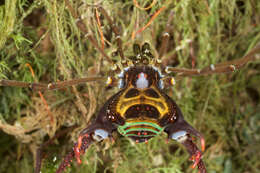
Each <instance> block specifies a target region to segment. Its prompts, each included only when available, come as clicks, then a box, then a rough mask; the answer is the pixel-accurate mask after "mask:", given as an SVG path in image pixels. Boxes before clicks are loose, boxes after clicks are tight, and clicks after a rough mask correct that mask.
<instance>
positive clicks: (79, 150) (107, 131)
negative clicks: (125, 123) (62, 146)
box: [56, 122, 112, 173]
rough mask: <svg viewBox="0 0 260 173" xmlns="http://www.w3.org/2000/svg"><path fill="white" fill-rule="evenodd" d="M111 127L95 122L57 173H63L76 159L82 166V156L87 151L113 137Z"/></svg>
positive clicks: (67, 156)
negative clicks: (91, 146)
mask: <svg viewBox="0 0 260 173" xmlns="http://www.w3.org/2000/svg"><path fill="white" fill-rule="evenodd" d="M111 133H112V130H111V127H109V125H108V126H106V125H104V124H103V125H102V124H101V123H97V122H94V123H92V124H91V125H90V126H89V127H87V128H86V129H84V130H82V131H81V133H80V135H79V137H78V141H77V142H76V143H75V144H74V147H73V148H72V150H71V151H70V153H69V154H67V155H66V156H65V158H64V159H63V161H62V163H61V164H60V166H59V168H58V169H57V171H56V173H62V172H63V171H64V170H65V169H66V167H68V166H70V164H71V162H72V161H73V159H74V158H75V159H76V160H77V162H78V164H81V159H80V155H81V154H84V153H85V151H86V149H87V148H88V147H89V146H90V145H91V144H92V143H93V142H95V141H97V142H99V141H102V140H103V139H106V138H108V137H111Z"/></svg>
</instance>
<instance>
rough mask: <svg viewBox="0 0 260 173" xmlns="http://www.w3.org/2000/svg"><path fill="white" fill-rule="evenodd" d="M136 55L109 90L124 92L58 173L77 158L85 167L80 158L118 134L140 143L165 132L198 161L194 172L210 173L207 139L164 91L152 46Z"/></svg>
mask: <svg viewBox="0 0 260 173" xmlns="http://www.w3.org/2000/svg"><path fill="white" fill-rule="evenodd" d="M134 53H135V56H132V57H129V61H128V67H126V68H124V69H123V71H122V72H121V73H120V74H119V75H118V76H117V78H113V80H112V79H111V78H109V82H108V86H109V85H112V84H114V83H119V89H120V90H119V91H118V92H117V93H116V94H114V95H113V96H112V97H111V98H110V99H109V100H108V101H107V102H106V103H105V104H104V106H103V107H102V108H101V109H100V111H99V113H98V115H97V118H96V120H95V121H93V122H92V123H91V124H90V125H89V126H88V127H87V128H85V129H84V130H83V131H82V132H81V133H80V135H79V138H78V142H77V143H75V145H74V147H73V151H72V152H71V153H70V154H68V155H67V156H66V157H65V159H64V161H63V162H62V164H61V165H60V167H59V169H58V170H57V173H60V172H62V171H63V170H64V169H65V168H66V167H67V166H68V165H69V164H70V162H71V161H72V159H73V158H76V159H77V161H78V163H81V160H80V155H81V154H82V153H84V152H85V150H86V149H87V148H88V147H89V145H90V144H92V143H93V142H94V141H101V140H103V139H106V138H109V137H111V135H112V133H113V132H114V131H118V132H119V133H120V134H121V135H122V136H126V137H128V138H131V139H132V140H134V141H135V142H137V143H141V142H147V141H148V140H149V139H151V138H152V137H154V136H156V135H158V134H160V133H163V132H165V133H167V134H168V138H169V139H173V140H176V141H178V142H180V143H182V144H183V145H184V146H185V147H186V149H187V150H188V152H189V153H190V155H191V160H193V161H194V164H193V168H194V167H195V166H197V167H198V169H199V171H200V173H205V172H206V169H205V166H204V164H203V161H202V160H201V155H202V152H201V150H202V151H203V150H204V148H205V144H204V139H203V137H202V135H201V134H200V133H199V132H198V131H196V130H195V129H194V128H193V127H192V126H191V125H189V124H188V123H187V122H186V121H185V120H184V118H183V115H182V113H181V110H180V108H179V107H178V106H177V104H176V103H175V102H174V101H173V100H172V99H171V98H170V97H169V96H168V95H167V94H166V93H165V92H164V91H163V89H164V87H165V85H167V83H166V81H167V80H166V77H165V76H163V75H162V74H161V72H160V70H159V68H157V67H156V62H155V60H154V58H153V55H152V54H151V52H150V47H149V44H148V43H144V45H143V46H142V47H140V46H139V45H137V44H135V45H134ZM172 80H173V78H171V80H170V81H172ZM191 135H194V136H195V137H199V138H200V140H201V146H202V147H201V150H199V149H198V148H197V146H196V145H195V144H194V143H193V141H192V138H191Z"/></svg>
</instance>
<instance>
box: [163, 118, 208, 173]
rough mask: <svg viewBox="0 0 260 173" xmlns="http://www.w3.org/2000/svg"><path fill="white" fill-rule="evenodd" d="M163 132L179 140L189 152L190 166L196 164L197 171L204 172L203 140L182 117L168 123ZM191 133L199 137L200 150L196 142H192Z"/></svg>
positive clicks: (193, 166) (170, 137)
mask: <svg viewBox="0 0 260 173" xmlns="http://www.w3.org/2000/svg"><path fill="white" fill-rule="evenodd" d="M165 132H166V133H167V134H168V138H169V139H173V140H176V141H178V142H180V143H181V144H182V145H183V146H184V147H185V148H186V149H187V151H188V152H189V154H190V156H191V157H190V159H191V160H192V161H193V162H194V163H193V165H192V168H195V167H196V166H197V167H198V169H199V173H206V172H207V171H206V167H205V165H204V163H203V161H202V159H201V158H202V152H203V151H204V150H205V141H204V138H203V136H202V135H201V134H200V133H199V132H198V131H197V130H195V129H194V128H193V127H192V126H191V125H189V124H188V123H187V122H186V121H185V120H184V119H183V118H182V117H180V118H179V119H178V120H177V122H175V123H173V124H170V125H169V126H167V127H166V128H165ZM191 135H194V136H196V137H198V138H200V141H201V150H199V149H198V147H197V146H196V144H194V143H193V141H192V137H191Z"/></svg>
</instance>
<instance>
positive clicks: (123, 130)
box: [118, 121, 163, 137]
mask: <svg viewBox="0 0 260 173" xmlns="http://www.w3.org/2000/svg"><path fill="white" fill-rule="evenodd" d="M162 131H163V128H162V127H161V126H159V125H158V124H156V123H153V122H147V121H144V122H140V121H138V122H136V121H134V122H126V123H125V124H124V125H123V126H119V127H118V132H119V133H120V134H121V135H123V136H140V137H148V136H156V135H158V134H160V133H161V132H162Z"/></svg>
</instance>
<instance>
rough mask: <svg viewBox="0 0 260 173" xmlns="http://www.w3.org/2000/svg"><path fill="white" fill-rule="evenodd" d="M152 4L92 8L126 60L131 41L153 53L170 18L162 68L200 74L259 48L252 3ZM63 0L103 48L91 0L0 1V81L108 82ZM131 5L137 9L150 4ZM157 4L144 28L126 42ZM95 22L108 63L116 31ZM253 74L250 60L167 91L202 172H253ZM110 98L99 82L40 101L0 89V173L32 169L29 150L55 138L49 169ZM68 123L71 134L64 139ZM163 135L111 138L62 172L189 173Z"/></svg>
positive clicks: (178, 0)
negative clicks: (140, 139) (200, 138)
mask: <svg viewBox="0 0 260 173" xmlns="http://www.w3.org/2000/svg"><path fill="white" fill-rule="evenodd" d="M155 1H156V3H154V4H153V6H152V8H150V9H149V10H143V9H140V8H138V7H137V5H136V4H135V3H134V2H135V1H131V0H129V1H127V0H116V1H104V2H102V1H99V2H100V4H99V5H101V6H102V7H103V8H104V9H105V10H106V11H107V12H108V13H109V15H110V16H111V18H113V19H114V20H115V23H116V25H117V26H118V27H119V29H120V33H121V35H122V37H121V39H122V40H123V50H124V52H125V54H126V56H128V55H130V54H132V53H131V51H132V45H133V43H134V42H144V41H148V42H149V43H150V44H151V45H152V46H153V51H154V54H155V55H158V53H157V52H159V48H160V45H161V42H162V41H161V40H162V34H163V31H164V29H165V27H166V24H167V21H168V18H169V14H170V13H171V12H173V19H172V21H171V22H170V32H169V34H170V40H169V43H168V45H167V49H166V53H165V54H164V56H163V63H164V64H166V65H169V66H178V67H185V68H192V60H193V61H194V60H195V68H203V67H205V66H208V65H210V64H216V63H220V62H225V61H227V60H233V59H237V58H241V57H243V56H244V55H246V53H247V52H249V51H250V50H251V49H252V48H253V47H254V46H255V45H256V44H257V43H259V41H260V1H259V0H214V1H213V0H212V1H207V0H166V1H161V0H155ZM65 2H67V3H69V4H70V5H71V8H73V9H74V10H75V11H77V12H78V13H79V14H80V16H81V17H83V19H84V23H85V27H86V29H87V30H88V32H89V33H91V34H93V35H94V37H95V39H96V40H97V41H98V44H99V45H101V44H102V42H101V36H100V32H99V28H98V24H97V20H96V10H95V6H93V4H96V3H97V2H96V1H91V0H79V1H72V0H67V1H58V0H35V1H31V0H6V1H5V2H4V3H0V21H1V22H0V79H11V80H18V81H26V82H33V81H38V82H42V83H48V82H52V81H63V80H67V79H72V78H79V77H85V76H96V75H102V76H105V75H107V73H108V71H109V68H110V65H109V64H108V62H107V61H106V60H105V59H104V57H103V56H102V54H101V53H100V52H99V51H98V50H97V49H96V48H95V47H94V46H93V45H92V44H91V42H90V41H89V40H88V39H87V38H86V37H84V36H83V35H82V34H81V32H80V30H79V28H78V27H77V26H76V22H75V21H76V19H75V18H74V17H73V16H72V15H71V13H70V11H69V10H68V7H67V5H66V3H65ZM101 2H102V3H101ZM137 2H138V3H139V5H140V6H141V7H147V6H149V4H151V3H152V1H150V2H149V1H147V2H146V1H140V0H137ZM91 4H92V5H91ZM96 5H97V4H96ZM162 7H164V9H163V10H162V11H161V13H160V14H159V15H158V16H157V17H156V18H155V19H154V20H153V21H152V23H151V25H150V26H149V27H148V28H146V29H145V30H144V31H143V32H141V33H139V34H138V35H136V38H135V39H134V40H133V39H131V36H132V33H133V32H136V31H137V30H138V29H140V28H141V27H143V26H144V25H145V24H147V23H148V21H149V20H150V19H151V17H152V15H153V14H154V13H155V12H156V11H158V10H159V9H160V8H162ZM99 15H100V14H99ZM100 20H101V30H102V33H103V34H104V39H105V47H104V51H105V52H106V53H107V54H108V55H109V56H111V55H112V54H113V52H114V51H115V50H116V49H117V44H116V39H115V34H114V33H113V32H112V30H111V27H110V26H109V23H108V21H107V20H106V19H105V18H104V16H102V15H100ZM258 56H259V55H258ZM111 58H113V60H114V61H116V60H119V59H120V57H119V56H115V57H112V56H111ZM28 64H29V65H28ZM30 66H31V67H32V69H33V71H34V73H35V76H34V77H33V75H32V72H31V71H30ZM259 67H260V62H259V60H256V61H254V62H250V63H249V64H248V65H246V66H245V67H244V68H242V69H240V70H237V71H235V72H234V73H228V74H219V75H208V76H203V77H187V78H183V79H182V80H179V81H177V84H176V86H175V87H173V88H171V89H169V90H168V91H167V92H168V93H169V95H170V96H171V97H172V98H173V99H174V100H176V102H177V104H178V105H179V106H180V108H181V110H182V112H183V114H184V117H185V119H186V120H187V121H188V122H189V123H190V124H192V125H193V127H195V128H196V129H197V130H198V131H200V132H202V133H203V134H204V136H205V140H206V151H205V153H204V156H203V160H204V162H205V164H206V166H207V169H208V172H209V173H217V172H224V173H231V172H236V173H245V172H250V173H251V172H252V173H256V172H259V171H260V170H259V169H260V165H259V163H260V162H259V147H260V141H259V140H260V124H259V122H260V104H259V99H260V98H259V92H260V87H259V86H260V68H259ZM116 91H117V89H112V90H110V91H105V90H104V82H91V83H87V84H86V85H80V86H74V87H69V88H66V89H61V90H57V91H45V92H42V95H43V97H44V100H46V102H47V104H46V103H45V102H44V100H43V99H42V98H41V96H40V93H39V92H32V91H31V90H29V89H24V88H17V87H0V105H1V106H0V129H1V132H0V138H1V140H0V158H1V163H0V172H5V173H16V172H26V173H31V172H33V167H34V166H33V165H35V160H36V149H37V147H38V146H40V145H41V144H42V143H44V142H45V141H47V140H48V139H49V138H52V137H54V135H55V134H62V135H59V137H57V138H54V140H53V141H52V143H51V144H49V145H46V147H44V149H43V164H42V171H41V172H42V173H51V172H55V170H56V169H57V167H58V164H59V163H60V161H61V160H62V156H64V155H65V154H66V152H67V151H69V150H70V149H71V147H72V146H73V141H76V139H77V135H78V134H79V132H80V131H81V130H82V129H83V128H84V127H86V126H87V124H88V123H89V122H90V121H91V119H93V118H94V117H95V113H96V112H97V111H98V109H99V108H100V107H101V106H102V105H103V104H104V102H105V101H106V100H107V99H108V98H109V97H110V96H111V95H112V94H113V93H115V92H116ZM47 105H48V106H47ZM72 126H74V127H75V128H72V130H69V132H67V133H65V134H63V131H64V130H66V129H68V128H70V127H72ZM166 137H167V136H166V135H161V136H158V137H155V138H154V139H152V140H150V141H149V143H148V144H134V143H133V142H132V141H129V140H128V139H126V138H122V137H120V136H119V135H116V134H115V139H116V140H115V142H111V141H109V140H107V141H103V142H102V143H100V144H96V145H93V146H91V147H90V148H89V149H88V150H87V152H86V154H85V155H84V157H83V164H82V165H77V164H76V162H74V164H73V165H72V167H71V168H69V169H68V171H67V172H78V173H83V172H124V173H128V172H129V173H130V172H131V173H135V172H136V173H138V172H147V173H181V172H197V170H194V171H192V169H191V168H190V166H189V165H190V164H191V162H190V161H188V158H189V156H188V153H187V152H186V151H185V150H184V149H183V148H182V147H181V145H179V144H178V143H176V142H173V141H170V142H169V143H168V144H166V143H165V139H166ZM198 143H199V142H198ZM86 163H87V164H86Z"/></svg>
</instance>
